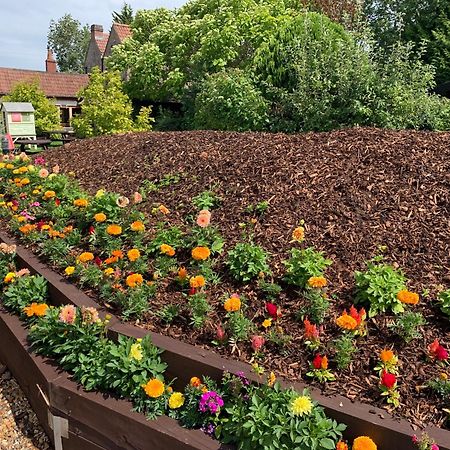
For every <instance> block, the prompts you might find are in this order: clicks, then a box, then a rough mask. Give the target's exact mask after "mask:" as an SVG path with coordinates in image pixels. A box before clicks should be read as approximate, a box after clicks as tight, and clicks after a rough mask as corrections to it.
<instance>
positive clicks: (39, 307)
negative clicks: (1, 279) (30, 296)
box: [23, 302, 48, 317]
mask: <svg viewBox="0 0 450 450" xmlns="http://www.w3.org/2000/svg"><path fill="white" fill-rule="evenodd" d="M47 309H48V305H47V304H45V303H35V302H33V303H32V304H31V305H30V306H26V307H25V308H24V309H23V310H24V312H25V314H26V315H27V317H32V316H37V317H42V316H45V313H46V312H47Z"/></svg>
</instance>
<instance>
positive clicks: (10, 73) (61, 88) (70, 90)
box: [0, 42, 106, 98]
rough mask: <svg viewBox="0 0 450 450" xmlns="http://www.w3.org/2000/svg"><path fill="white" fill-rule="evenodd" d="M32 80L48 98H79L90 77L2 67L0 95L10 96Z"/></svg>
mask: <svg viewBox="0 0 450 450" xmlns="http://www.w3.org/2000/svg"><path fill="white" fill-rule="evenodd" d="M105 45H106V42H105ZM32 80H38V81H39V86H40V87H41V89H42V90H43V91H44V93H45V95H46V96H47V97H59V98H77V93H78V92H79V91H80V89H81V88H83V87H85V86H86V85H87V83H88V81H89V75H84V74H76V73H59V72H56V73H51V72H42V71H39V70H25V69H9V68H5V67H0V95H5V94H9V93H10V92H11V91H12V89H13V87H14V85H15V84H17V83H19V82H23V81H32Z"/></svg>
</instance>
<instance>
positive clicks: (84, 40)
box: [47, 14, 89, 73]
mask: <svg viewBox="0 0 450 450" xmlns="http://www.w3.org/2000/svg"><path fill="white" fill-rule="evenodd" d="M47 39H48V46H49V47H50V48H51V49H52V50H53V53H54V54H55V57H56V63H57V64H58V69H59V71H60V72H78V73H82V72H83V69H84V59H85V56H86V51H87V48H88V45H89V27H88V25H84V26H82V25H81V23H80V22H79V21H78V20H76V19H74V18H73V17H72V16H71V15H70V14H65V15H64V16H63V17H61V18H60V19H59V20H58V21H54V20H51V21H50V28H49V32H48V35H47Z"/></svg>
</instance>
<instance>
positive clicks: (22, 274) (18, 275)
mask: <svg viewBox="0 0 450 450" xmlns="http://www.w3.org/2000/svg"><path fill="white" fill-rule="evenodd" d="M24 275H30V271H29V270H28V269H20V270H19V271H18V272H16V277H18V278H20V277H23V276H24Z"/></svg>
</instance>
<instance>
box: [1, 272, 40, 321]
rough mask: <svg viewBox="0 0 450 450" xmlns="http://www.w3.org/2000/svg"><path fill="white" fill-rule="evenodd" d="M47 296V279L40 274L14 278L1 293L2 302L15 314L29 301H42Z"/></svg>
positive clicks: (27, 304)
mask: <svg viewBox="0 0 450 450" xmlns="http://www.w3.org/2000/svg"><path fill="white" fill-rule="evenodd" d="M46 298H47V281H46V280H45V278H44V277H42V276H40V275H31V276H29V275H24V276H22V277H16V278H14V281H12V282H11V283H10V284H9V285H8V287H7V288H6V289H5V291H4V293H3V299H2V300H3V304H4V305H5V306H6V307H7V308H8V309H10V310H11V311H14V312H15V313H16V314H23V309H24V308H25V307H26V306H29V305H31V303H33V302H35V303H44V302H45V300H46Z"/></svg>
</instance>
